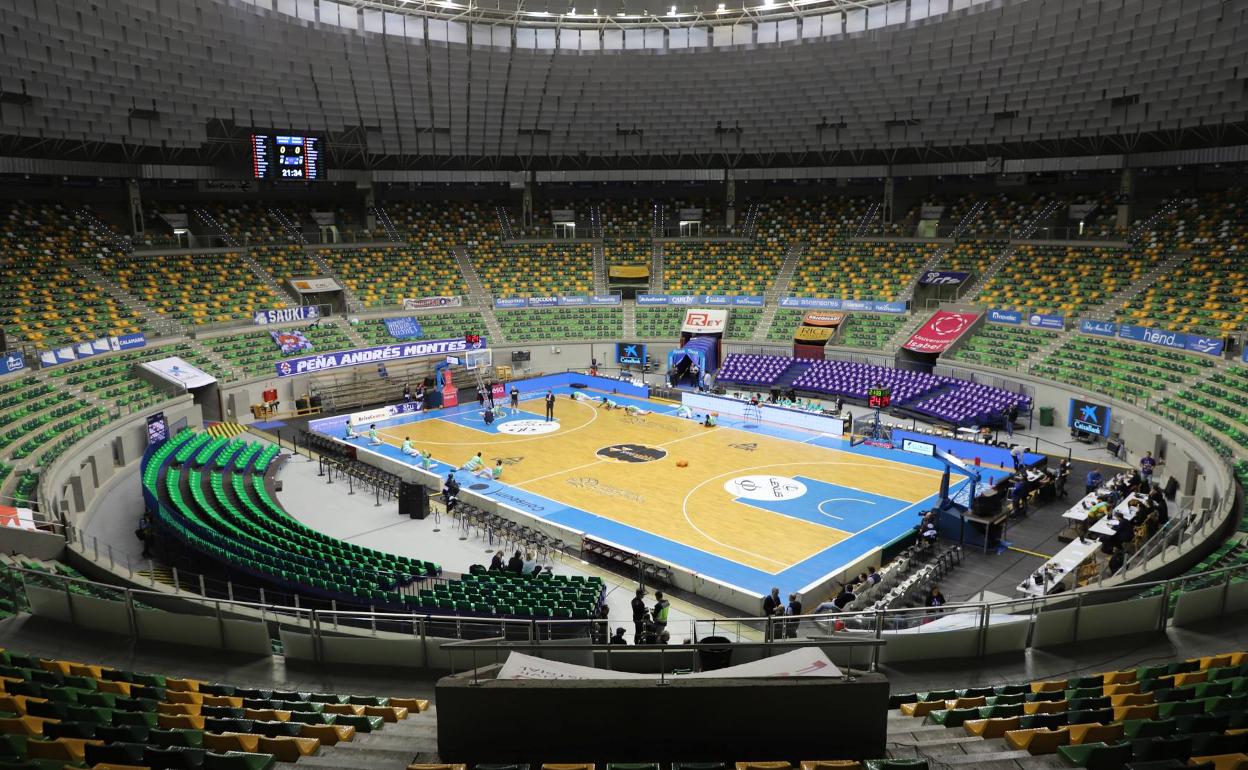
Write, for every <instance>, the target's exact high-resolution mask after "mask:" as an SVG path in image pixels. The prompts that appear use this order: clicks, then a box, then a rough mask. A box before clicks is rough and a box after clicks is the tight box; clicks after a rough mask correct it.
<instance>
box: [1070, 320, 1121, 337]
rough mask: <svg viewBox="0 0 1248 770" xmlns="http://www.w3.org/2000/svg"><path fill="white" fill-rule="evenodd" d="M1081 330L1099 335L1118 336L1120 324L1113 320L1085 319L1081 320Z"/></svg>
mask: <svg viewBox="0 0 1248 770" xmlns="http://www.w3.org/2000/svg"><path fill="white" fill-rule="evenodd" d="M1079 331H1081V332H1083V333H1084V334H1095V335H1096V336H1098V337H1117V336H1118V324H1116V323H1114V322H1113V321H1089V320H1087V319H1084V320H1082V321H1080V322H1079Z"/></svg>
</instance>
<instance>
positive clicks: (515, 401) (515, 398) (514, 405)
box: [511, 385, 520, 412]
mask: <svg viewBox="0 0 1248 770" xmlns="http://www.w3.org/2000/svg"><path fill="white" fill-rule="evenodd" d="M519 408H520V389H519V388H517V387H516V386H515V385H512V386H511V410H512V411H513V412H514V411H515V410H517V409H519Z"/></svg>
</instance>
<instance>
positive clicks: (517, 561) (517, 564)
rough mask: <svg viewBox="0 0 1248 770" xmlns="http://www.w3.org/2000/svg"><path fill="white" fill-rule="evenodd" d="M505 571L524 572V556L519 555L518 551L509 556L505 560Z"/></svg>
mask: <svg viewBox="0 0 1248 770" xmlns="http://www.w3.org/2000/svg"><path fill="white" fill-rule="evenodd" d="M507 571H508V572H514V573H516V574H517V575H519V574H520V573H521V572H524V558H523V557H522V556H521V555H520V552H519V551H516V552H515V553H514V554H512V555H511V558H510V559H509V560H508V561H507Z"/></svg>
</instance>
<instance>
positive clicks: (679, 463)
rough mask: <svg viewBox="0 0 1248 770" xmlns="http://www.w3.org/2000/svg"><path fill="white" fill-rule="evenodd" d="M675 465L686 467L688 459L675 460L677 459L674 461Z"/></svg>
mask: <svg viewBox="0 0 1248 770" xmlns="http://www.w3.org/2000/svg"><path fill="white" fill-rule="evenodd" d="M676 467H677V468H688V467H689V461H688V460H677V461H676Z"/></svg>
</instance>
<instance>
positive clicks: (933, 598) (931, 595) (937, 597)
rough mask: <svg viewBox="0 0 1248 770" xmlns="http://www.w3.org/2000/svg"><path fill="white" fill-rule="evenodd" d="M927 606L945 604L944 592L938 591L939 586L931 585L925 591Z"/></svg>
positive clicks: (941, 605)
mask: <svg viewBox="0 0 1248 770" xmlns="http://www.w3.org/2000/svg"><path fill="white" fill-rule="evenodd" d="M927 606H928V607H943V606H945V595H944V594H942V593H941V592H940V587H939V586H932V589H931V590H930V591H928V593H927Z"/></svg>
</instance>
